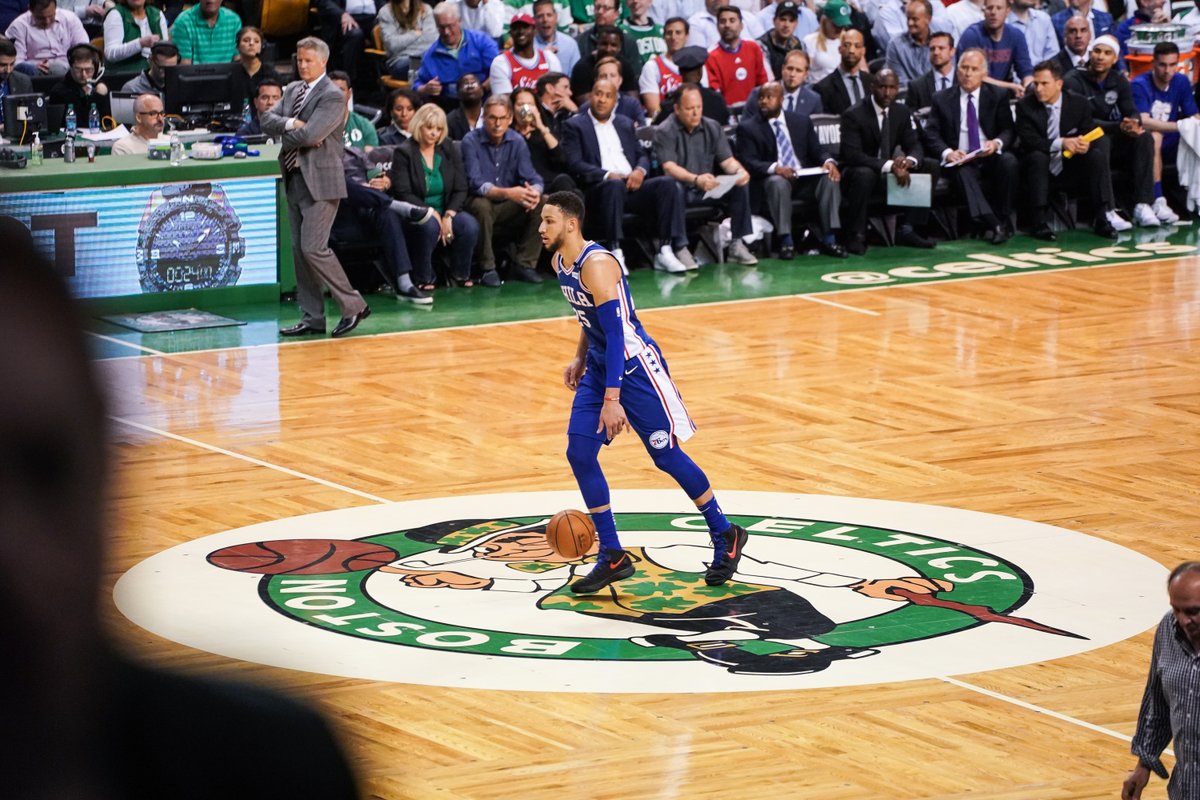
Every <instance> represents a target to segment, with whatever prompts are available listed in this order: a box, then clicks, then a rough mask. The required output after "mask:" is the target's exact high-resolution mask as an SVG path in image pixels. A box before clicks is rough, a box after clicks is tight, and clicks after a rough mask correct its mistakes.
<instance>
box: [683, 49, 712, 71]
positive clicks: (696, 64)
mask: <svg viewBox="0 0 1200 800" xmlns="http://www.w3.org/2000/svg"><path fill="white" fill-rule="evenodd" d="M707 60H708V51H707V50H705V49H704V48H703V47H698V46H696V45H692V46H690V47H683V48H680V50H679V52H678V53H676V54H675V66H677V67H679V68H680V69H699V68H700V67H702V66H704V62H705V61H707Z"/></svg>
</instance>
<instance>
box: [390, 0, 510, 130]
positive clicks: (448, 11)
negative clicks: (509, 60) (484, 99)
mask: <svg viewBox="0 0 1200 800" xmlns="http://www.w3.org/2000/svg"><path fill="white" fill-rule="evenodd" d="M493 1H494V2H498V1H499V0H493ZM433 21H434V25H435V26H436V27H437V31H438V40H437V41H436V42H434V43H433V44H432V45H430V46H429V49H428V50H426V51H425V54H424V55H423V56H422V57H421V68H420V69H418V70H417V79H416V81H415V82H414V83H413V86H412V88H413V89H415V90H416V92H417V94H419V95H421V97H422V98H424V99H425V100H433V101H434V102H435V103H437V104H438V105H440V106H441V107H442V108H443V109H449V110H453V109H454V107H455V106H456V105H457V101H458V79H459V78H461V77H462V76H463V75H466V74H468V73H470V74H473V75H478V76H480V80H481V81H483V90H484V92H485V93H486V92H487V90H488V80H489V77H488V73H489V70H490V69H491V67H492V61H494V60H495V58H496V56H498V55H499V54H500V48H499V47H497V46H496V42H495V40H493V39H492V38H491V37H490V36H488V35H487V34H484V33H480V32H479V31H473V30H468V29H465V28H463V26H462V21H461V19H460V17H459V10H458V3H457V2H455V0H442V1H441V2H440V3H438V4H437V5H436V6H434V7H433Z"/></svg>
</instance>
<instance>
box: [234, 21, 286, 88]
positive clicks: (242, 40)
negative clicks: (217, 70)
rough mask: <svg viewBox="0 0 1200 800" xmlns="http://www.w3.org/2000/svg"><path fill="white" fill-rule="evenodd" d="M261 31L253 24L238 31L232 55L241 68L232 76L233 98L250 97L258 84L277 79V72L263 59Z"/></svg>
mask: <svg viewBox="0 0 1200 800" xmlns="http://www.w3.org/2000/svg"><path fill="white" fill-rule="evenodd" d="M262 49H263V33H262V31H260V30H259V29H258V28H256V27H254V26H253V25H247V26H245V27H243V28H242V29H241V30H240V31H238V35H237V55H236V56H234V59H233V60H234V61H236V62H237V63H238V64H239V65H240V66H241V70H240V71H237V72H235V73H234V76H233V98H234V100H241V99H251V98H253V97H254V95H255V94H256V90H257V89H258V84H260V83H262V82H263V81H265V80H267V79H268V78H270V79H272V80H279V73H278V72H276V71H275V67H274V65H272V64H268V63H267V62H266V61H263V58H262Z"/></svg>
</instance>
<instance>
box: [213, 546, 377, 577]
mask: <svg viewBox="0 0 1200 800" xmlns="http://www.w3.org/2000/svg"><path fill="white" fill-rule="evenodd" d="M396 557H397V555H396V551H395V550H393V549H391V548H390V547H384V546H383V545H381V544H375V543H374V542H359V541H355V540H353V539H280V540H278V541H274V542H247V543H246V544H235V545H231V546H229V547H222V548H221V549H220V550H214V551H213V552H211V553H209V554H208V563H210V564H212V565H213V566H214V567H221V568H222V569H228V570H233V571H234V572H252V573H254V574H256V575H332V574H335V573H342V572H356V571H358V570H363V569H375V568H377V567H382V566H383V565H385V564H390V563H391V562H392V561H395V560H396Z"/></svg>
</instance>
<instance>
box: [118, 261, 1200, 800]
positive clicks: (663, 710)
mask: <svg viewBox="0 0 1200 800" xmlns="http://www.w3.org/2000/svg"><path fill="white" fill-rule="evenodd" d="M1198 312H1200V275H1198V271H1197V260H1196V259H1195V258H1188V259H1180V260H1178V261H1162V262H1158V263H1155V264H1125V265H1120V266H1113V267H1106V268H1101V269H1082V270H1076V271H1066V272H1049V273H1041V274H1025V275H1018V276H1013V277H1007V278H999V279H980V280H974V281H966V282H957V283H952V284H941V285H912V286H901V287H894V288H888V289H884V290H877V291H863V292H856V293H846V294H840V295H837V296H831V297H829V298H827V299H826V302H816V301H814V300H811V299H804V298H801V297H785V298H777V299H770V300H764V301H761V302H748V303H737V304H729V305H722V306H710V307H695V308H678V309H662V310H657V311H651V312H646V313H644V314H643V321H644V323H645V324H646V326H647V328H648V329H649V330H650V332H651V334H652V335H653V336H655V337H656V338H657V339H658V341H659V342H660V344H661V345H662V346H663V349H664V351H665V353H666V354H667V357H668V359H669V360H670V363H671V367H672V372H673V373H674V375H675V376H676V378H677V381H678V382H679V384H680V385H681V388H682V390H683V392H684V395H685V397H686V398H687V399H688V402H689V406H690V409H691V411H692V415H693V417H694V418H695V419H696V420H697V422H698V424H699V426H700V432H699V433H698V434H697V436H696V437H695V438H694V439H693V440H692V441H691V442H689V444H688V451H689V453H690V454H691V455H693V457H695V458H696V460H697V461H698V462H699V463H700V464H702V465H703V466H704V468H705V469H706V471H707V472H708V474H709V476H710V478H711V479H712V480H713V482H714V484H715V486H716V487H717V488H718V489H721V488H724V489H743V490H761V491H775V492H795V493H815V494H833V495H848V496H854V497H873V498H886V499H892V500H902V501H910V502H915V503H924V504H935V505H947V506H954V507H958V508H963V509H970V510H975V511H982V512H988V513H993V514H1000V515H1005V516H1010V517H1017V518H1021V519H1027V520H1033V521H1037V522H1044V523H1048V524H1052V525H1059V526H1062V527H1065V528H1069V529H1072V530H1076V531H1080V532H1083V533H1086V534H1090V535H1093V536H1097V537H1100V538H1103V539H1107V540H1110V541H1112V542H1115V543H1118V544H1120V545H1123V546H1125V547H1128V548H1131V549H1133V550H1136V551H1139V552H1141V553H1143V554H1146V555H1147V556H1149V557H1151V558H1153V559H1155V560H1157V561H1159V562H1160V563H1162V564H1164V565H1172V564H1174V563H1176V562H1178V561H1180V560H1184V559H1187V558H1194V557H1196V555H1197V551H1198V548H1197V532H1198V531H1200V504H1198V503H1197V494H1198V492H1200V490H1198V488H1197V487H1200V425H1198V422H1200V418H1198V415H1200V392H1198V391H1197V390H1198V389H1200V375H1198V374H1197V373H1198V366H1197V365H1198V358H1197V355H1198V350H1200V322H1198V320H1200V313H1198ZM577 330H578V329H577V327H576V324H575V322H574V321H573V320H571V319H559V320H549V321H540V322H531V323H527V324H518V325H508V326H500V327H481V328H475V329H459V330H449V331H440V332H439V331H430V332H423V333H413V334H409V335H393V336H377V337H364V338H359V339H352V340H344V341H340V342H330V341H324V342H313V343H310V344H306V345H303V346H289V347H280V348H275V347H261V348H253V349H244V350H231V351H220V352H202V353H193V354H182V355H176V356H170V357H147V358H144V359H126V360H114V361H108V362H103V363H101V365H100V369H101V372H102V374H103V375H104V377H105V379H106V381H107V382H108V384H109V386H110V387H111V390H112V392H113V394H114V397H115V399H114V412H113V413H114V415H115V416H117V417H119V418H121V419H123V420H127V421H129V422H132V423H135V424H136V425H137V426H138V427H133V426H131V425H129V424H126V423H123V422H121V423H117V424H115V425H114V429H113V433H114V436H115V440H116V442H117V454H118V459H119V465H120V471H119V480H118V484H117V492H116V497H115V500H114V503H113V516H114V520H115V522H116V527H117V529H118V531H119V534H118V535H117V537H116V542H115V546H114V547H113V548H112V553H111V556H110V559H109V565H108V579H109V580H108V586H109V587H111V585H112V583H113V582H115V580H116V578H117V577H118V576H119V575H120V574H121V573H122V572H124V571H125V570H127V569H128V568H130V567H131V566H133V565H134V564H136V563H137V562H139V561H141V560H142V559H144V558H146V557H148V556H150V555H152V554H154V553H156V552H159V551H161V550H163V549H166V548H168V547H170V546H172V545H174V544H178V543H180V542H183V541H186V540H189V539H192V538H197V537H201V536H206V535H209V534H213V533H217V532H220V531H224V530H228V529H231V528H235V527H239V526H244V525H248V524H251V523H255V522H262V521H267V520H272V519H277V518H282V517H289V516H294V515H299V514H305V513H310V512H314V511H322V510H329V509H340V508H349V507H354V506H361V505H364V504H369V503H371V502H375V501H374V500H372V499H370V498H372V497H374V498H383V499H386V500H402V499H414V498H422V497H437V496H447V495H454V494H456V493H457V494H462V493H480V492H506V491H514V492H519V491H536V490H549V489H573V488H574V482H573V480H572V477H571V475H570V472H569V470H568V469H567V465H566V463H565V460H564V458H563V455H562V451H563V448H564V436H563V430H564V424H565V413H566V408H567V403H568V395H567V392H566V390H565V389H563V388H562V387H561V386H560V385H559V376H560V372H561V368H562V366H563V365H564V364H565V362H566V360H567V358H568V357H569V356H570V354H571V352H572V349H573V347H574V342H575V339H576V336H577ZM160 432H166V433H169V434H170V435H171V436H173V437H179V438H168V437H167V436H164V435H162V434H161V433H160ZM611 450H612V451H611V452H608V453H606V454H605V456H604V461H603V463H604V466H605V469H606V471H607V473H608V475H609V478H610V481H611V483H612V484H613V486H614V487H617V488H647V487H661V488H668V487H669V486H670V484H669V482H668V480H669V479H667V478H666V477H665V476H663V475H661V474H660V473H658V472H657V470H655V469H654V468H653V466H652V464H651V463H650V461H649V460H648V459H647V458H645V456H644V454H643V453H642V452H641V450H640V446H639V445H638V444H637V442H636V441H634V440H632V439H630V438H629V437H628V436H626V437H624V441H619V443H618V444H616V445H615V446H614V447H613V448H612V449H611ZM272 465H276V466H278V467H283V468H286V469H288V470H293V471H294V472H293V473H289V472H284V471H281V470H280V469H277V468H274V466H272ZM296 473H302V475H301V474H296ZM306 475H307V476H315V477H317V478H320V479H323V480H324V481H327V482H328V483H318V482H315V481H314V480H311V479H309V478H306V477H304V476H306ZM1062 567H1063V568H1064V569H1079V570H1086V569H1087V565H1086V564H1063V565H1062ZM1140 588H1141V587H1130V586H1122V585H1114V586H1112V587H1111V589H1112V592H1113V593H1114V594H1115V595H1117V596H1119V595H1121V594H1122V593H1127V592H1132V591H1135V590H1139V589H1140ZM1163 598H1164V599H1163V608H1164V610H1165V609H1166V601H1165V593H1164V594H1163ZM197 602H204V598H197ZM108 619H109V622H110V623H111V626H112V628H113V629H114V631H115V632H116V634H117V636H118V638H119V639H120V640H121V641H122V642H123V643H124V644H125V645H126V646H127V647H128V648H129V649H130V650H131V651H132V652H134V653H135V654H137V655H140V656H145V657H147V658H152V659H155V660H157V661H159V662H162V663H165V664H169V665H172V666H175V667H178V668H181V669H184V670H187V671H191V672H197V673H205V674H217V675H221V676H234V677H241V678H248V679H253V680H258V681H263V682H265V683H267V684H270V685H274V686H278V687H283V688H286V689H289V690H294V691H297V692H300V693H302V694H303V695H305V696H307V697H309V698H311V699H313V700H314V701H315V702H317V703H319V704H320V705H321V706H322V707H323V708H324V709H326V710H327V711H328V712H329V713H330V714H331V715H332V717H333V718H334V719H335V721H336V723H337V725H338V726H339V728H340V730H341V731H342V732H343V733H344V735H345V737H346V741H347V742H348V745H349V749H350V752H351V756H352V758H353V760H354V762H355V764H356V766H357V767H358V769H359V770H360V772H361V775H362V776H363V780H364V786H365V787H366V789H367V791H368V794H370V795H374V796H376V797H379V798H387V799H388V800H392V799H393V798H433V797H437V798H445V799H446V800H459V798H463V799H464V800H465V799H467V798H469V799H470V800H492V798H513V797H523V798H532V799H533V800H536V799H537V798H562V797H575V798H632V797H639V798H674V797H689V798H709V797H712V798H715V797H721V798H750V797H759V796H775V797H789V798H790V797H796V798H818V799H820V800H831V799H833V798H848V799H849V798H853V799H854V800H859V799H860V798H866V797H878V798H967V797H971V798H1003V799H1004V800H1017V799H1018V798H1020V799H1021V800H1047V799H1048V798H1098V797H1115V796H1117V795H1118V794H1119V786H1120V783H1121V780H1122V779H1123V777H1124V775H1125V772H1126V771H1127V770H1128V768H1129V766H1130V764H1131V760H1132V759H1131V758H1130V756H1129V755H1128V743H1127V741H1124V740H1122V739H1121V738H1118V737H1119V736H1121V735H1126V736H1127V735H1129V734H1131V733H1132V731H1133V727H1134V723H1135V718H1136V713H1137V708H1138V703H1139V700H1140V695H1141V689H1142V682H1143V679H1144V675H1145V671H1146V665H1147V661H1148V658H1149V647H1150V641H1151V636H1150V633H1149V632H1146V633H1143V634H1142V635H1139V636H1137V637H1134V638H1133V639H1130V640H1127V641H1124V642H1121V643H1119V644H1116V645H1112V646H1109V647H1106V648H1102V649H1100V650H1095V651H1092V652H1090V653H1085V654H1082V655H1078V656H1073V657H1070V658H1066V659H1061V660H1058V661H1054V662H1048V663H1040V664H1033V665H1029V666H1024V667H1019V668H1013V669H1005V670H999V671H993V672H986V673H981V674H974V675H962V676H958V677H957V680H956V681H948V680H924V681H915V682H909V683H898V684H881V685H877V686H867V687H850V688H841V689H820V690H812V691H805V692H768V693H731V694H728V695H688V694H675V695H588V694H557V693H536V692H489V691H478V690H457V689H442V688H432V687H425V686H409V685H401V684H386V683H373V682H367V681H359V680H348V679H343V678H334V677H329V676H324V675H317V674H310V673H302V672H294V671H287V670H281V669H275V668H270V667H265V666H259V665H254V664H246V663H240V662H235V661H231V660H229V659H226V658H223V657H219V656H215V655H211V654H206V653H203V652H199V651H196V650H192V649H189V648H186V647H183V646H180V645H177V644H174V643H172V642H168V641H166V640H163V639H160V638H158V637H156V636H154V635H151V634H149V633H147V632H145V631H143V630H141V629H139V628H137V627H135V626H133V625H132V624H131V623H129V622H128V621H127V620H125V619H124V618H123V617H121V616H120V614H119V613H118V612H117V611H116V610H115V608H113V607H112V606H111V603H109V608H108ZM1038 709H1041V710H1044V711H1046V712H1051V713H1039V711H1038ZM281 736H286V732H281ZM1168 763H1170V762H1168ZM1145 797H1147V798H1162V797H1165V791H1164V788H1163V783H1162V782H1161V781H1159V780H1157V779H1153V782H1152V783H1151V786H1150V789H1149V790H1148V791H1147V793H1146V794H1145Z"/></svg>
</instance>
